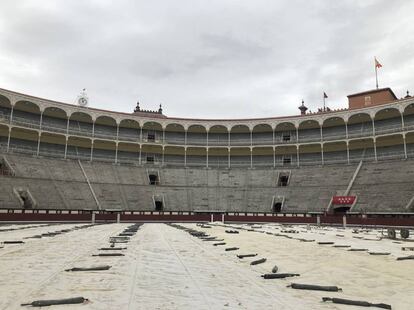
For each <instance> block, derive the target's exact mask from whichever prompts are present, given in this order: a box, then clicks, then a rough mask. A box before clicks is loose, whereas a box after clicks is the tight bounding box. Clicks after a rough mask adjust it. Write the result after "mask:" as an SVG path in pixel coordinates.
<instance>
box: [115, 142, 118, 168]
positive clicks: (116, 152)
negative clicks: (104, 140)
mask: <svg viewBox="0 0 414 310" xmlns="http://www.w3.org/2000/svg"><path fill="white" fill-rule="evenodd" d="M117 163H118V139H117V141H116V142H115V164H117Z"/></svg>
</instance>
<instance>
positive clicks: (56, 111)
mask: <svg viewBox="0 0 414 310" xmlns="http://www.w3.org/2000/svg"><path fill="white" fill-rule="evenodd" d="M43 116H50V117H56V118H63V119H65V120H66V119H67V118H68V114H67V113H66V111H65V110H63V109H61V108H57V107H47V108H45V109H44V110H43Z"/></svg>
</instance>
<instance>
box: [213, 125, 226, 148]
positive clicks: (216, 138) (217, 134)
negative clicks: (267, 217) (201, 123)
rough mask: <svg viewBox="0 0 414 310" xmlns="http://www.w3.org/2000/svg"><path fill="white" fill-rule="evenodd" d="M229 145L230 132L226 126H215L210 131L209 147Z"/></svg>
mask: <svg viewBox="0 0 414 310" xmlns="http://www.w3.org/2000/svg"><path fill="white" fill-rule="evenodd" d="M228 144H229V131H228V129H227V127H226V126H223V125H213V126H211V127H210V129H209V131H208V145H223V146H227V145H228Z"/></svg>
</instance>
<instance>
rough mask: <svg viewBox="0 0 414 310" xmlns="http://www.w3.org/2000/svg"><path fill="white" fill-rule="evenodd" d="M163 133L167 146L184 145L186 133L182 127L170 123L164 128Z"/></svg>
mask: <svg viewBox="0 0 414 310" xmlns="http://www.w3.org/2000/svg"><path fill="white" fill-rule="evenodd" d="M164 132H165V142H166V143H167V144H181V145H184V144H185V137H186V131H185V128H184V126H183V125H181V124H177V123H170V124H168V125H167V126H166V127H165V131H164Z"/></svg>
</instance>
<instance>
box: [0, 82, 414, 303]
mask: <svg viewBox="0 0 414 310" xmlns="http://www.w3.org/2000/svg"><path fill="white" fill-rule="evenodd" d="M404 95H405V94H404ZM86 99H87V98H84V97H82V96H81V97H80V98H79V100H80V102H82V100H86ZM348 99H349V106H348V108H346V109H341V110H335V111H332V110H330V109H327V108H323V109H320V110H319V111H318V112H316V113H307V108H306V106H305V104H304V103H302V105H301V106H300V107H299V109H300V111H301V114H300V115H296V116H289V117H274V118H261V119H239V120H236V119H233V120H210V119H205V120H202V119H184V118H171V117H167V116H166V115H165V114H164V112H163V109H162V107H161V106H160V109H159V110H156V111H148V110H143V109H142V108H141V107H140V105H139V104H137V106H136V107H135V110H134V112H133V113H120V112H113V111H104V110H98V109H94V108H90V107H83V106H79V105H72V104H66V103H60V102H55V101H52V100H46V99H42V98H36V97H33V96H29V95H25V94H21V93H17V92H13V91H9V90H5V89H0V182H1V187H0V221H1V222H0V223H1V224H0V242H1V243H0V260H1V265H0V272H1V277H0V308H1V309H23V308H24V307H33V306H38V305H42V303H43V305H46V304H47V303H48V302H49V303H50V304H51V306H50V308H51V309H54V308H58V309H115V308H118V309H143V308H146V309H194V308H197V309H258V308H262V309H360V308H361V307H363V306H365V307H372V308H375V307H376V308H383V309H391V308H392V309H412V304H413V302H414V285H413V283H414V282H413V279H414V268H413V263H414V259H413V258H414V255H413V253H414V252H413V251H414V243H413V241H414V238H413V237H412V230H411V229H412V228H413V227H414V212H413V211H414V182H413V181H414V177H413V176H414V165H413V163H414V98H413V97H411V96H410V95H409V94H408V92H407V94H406V95H405V96H404V97H403V98H400V99H399V98H397V96H396V95H395V94H394V92H393V91H392V90H391V89H390V88H383V89H375V90H371V91H367V92H362V93H356V94H353V95H350V96H348ZM307 285H310V286H307ZM80 297H82V298H80ZM38 300H40V302H36V301H38ZM51 300H52V301H51ZM45 303H46V304H45ZM59 303H62V304H61V305H57V304H59ZM68 303H72V304H68ZM344 303H348V304H344ZM349 303H351V305H350V304H349ZM22 304H24V306H22ZM26 304H27V305H26ZM55 304H56V305H55Z"/></svg>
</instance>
